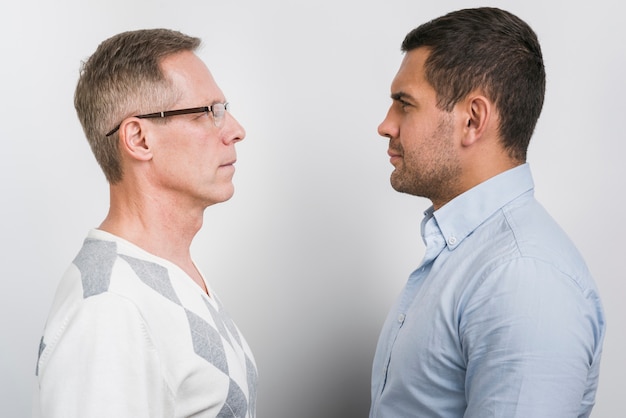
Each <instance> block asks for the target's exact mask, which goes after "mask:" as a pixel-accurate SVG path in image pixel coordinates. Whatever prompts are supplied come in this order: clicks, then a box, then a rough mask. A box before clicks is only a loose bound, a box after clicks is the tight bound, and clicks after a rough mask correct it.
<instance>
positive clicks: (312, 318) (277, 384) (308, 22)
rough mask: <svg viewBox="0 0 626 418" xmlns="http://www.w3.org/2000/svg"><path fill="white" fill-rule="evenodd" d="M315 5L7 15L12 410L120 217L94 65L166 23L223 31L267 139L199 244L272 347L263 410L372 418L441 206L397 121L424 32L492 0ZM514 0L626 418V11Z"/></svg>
mask: <svg viewBox="0 0 626 418" xmlns="http://www.w3.org/2000/svg"><path fill="white" fill-rule="evenodd" d="M301 3H302V4H299V5H296V2H294V1H286V0H285V1H282V2H281V1H279V0H265V1H262V2H254V1H252V0H247V1H239V2H229V1H219V2H218V1H206V0H190V1H180V2H178V1H163V0H150V1H148V0H135V1H128V0H123V1H122V0H107V1H99V2H96V1H79V0H59V1H56V2H48V1H43V0H34V1H25V2H17V1H13V2H2V5H0V47H1V49H0V51H1V53H2V64H1V65H0V89H1V90H0V97H1V100H0V121H1V122H0V138H1V141H2V144H3V146H2V151H1V152H0V171H1V175H0V184H1V187H2V188H1V193H2V199H3V200H2V205H1V208H0V211H1V212H0V231H1V232H2V243H1V244H0V245H1V246H2V248H1V249H2V251H1V254H2V262H1V263H0V277H2V281H1V282H0V331H1V335H2V343H1V344H0V386H1V390H0V411H1V412H0V414H1V415H2V416H7V417H21V416H27V415H28V414H29V408H30V400H31V388H32V385H33V383H34V376H33V375H34V369H35V361H36V356H37V347H38V343H39V338H40V335H41V331H42V329H43V326H44V322H45V318H46V314H47V311H48V309H49V306H50V303H51V300H52V297H53V294H54V290H55V287H56V284H57V281H58V279H59V278H60V276H61V274H62V273H63V271H64V270H65V268H66V267H67V265H68V263H69V262H70V261H71V260H72V258H73V257H74V255H75V253H76V251H77V250H78V249H79V247H80V245H81V243H82V240H83V237H84V235H85V233H86V231H87V230H88V229H89V228H92V227H94V226H96V225H98V224H99V223H100V221H101V220H102V218H103V217H104V215H105V213H106V209H107V204H108V189H107V185H106V183H105V180H104V177H103V175H102V174H101V173H100V171H99V168H98V167H97V165H96V163H95V160H94V159H93V157H92V155H91V153H90V150H89V147H88V145H87V143H86V141H85V140H84V137H83V134H82V130H81V128H80V126H79V123H78V121H77V119H76V116H75V114H74V110H73V105H72V95H73V90H74V86H75V83H76V80H77V75H78V68H79V63H80V61H81V60H82V59H84V58H85V57H87V56H88V55H89V54H91V53H92V52H93V50H94V49H95V47H96V46H97V44H98V43H99V42H100V41H102V40H103V39H105V38H106V37H108V36H110V35H113V34H114V33H117V32H120V31H123V30H129V29H138V28H145V27H169V28H173V29H178V30H181V31H183V32H186V33H189V34H192V35H196V36H200V37H202V38H203V39H204V41H205V45H204V48H203V49H202V51H201V53H200V55H201V56H202V58H203V59H205V61H206V62H207V63H208V65H209V67H210V68H211V70H212V72H213V75H214V76H215V78H216V80H217V82H218V84H220V86H221V87H222V89H223V90H224V92H225V93H226V95H227V97H228V99H229V100H230V102H231V103H232V105H233V113H234V115H235V116H236V117H237V118H238V119H239V121H240V122H241V123H242V124H243V125H244V126H245V127H246V129H247V133H248V135H247V139H246V140H245V141H244V142H242V143H241V144H240V145H239V161H238V167H237V174H236V176H235V184H236V189H237V190H236V193H235V197H234V198H233V199H232V200H231V201H229V202H227V203H225V204H222V205H218V206H215V207H212V208H209V209H208V210H207V211H206V215H205V225H204V227H203V229H202V231H201V232H200V233H199V235H198V236H197V239H196V241H195V242H194V246H193V252H194V255H195V258H196V260H197V262H198V264H199V265H200V267H201V269H202V270H203V271H204V272H205V274H206V275H207V277H208V278H209V280H210V282H211V283H212V286H213V287H214V288H215V289H216V291H217V292H218V293H219V294H220V296H221V297H222V299H223V300H224V301H225V303H226V305H227V307H228V309H229V311H230V312H231V314H232V315H233V316H234V317H235V318H236V320H237V322H238V324H239V326H240V327H241V328H242V329H243V331H244V332H245V334H246V336H247V338H248V340H249V342H250V344H251V345H252V347H253V349H254V351H255V354H256V358H257V362H258V364H259V367H260V375H261V388H260V399H259V406H258V410H259V418H270V417H272V418H273V417H275V418H309V417H310V418H319V417H331V418H332V417H337V418H339V417H341V418H345V417H359V416H366V414H367V411H368V407H369V377H370V364H371V360H372V356H373V353H374V347H375V342H376V339H377V335H378V331H379V329H380V326H381V324H382V321H383V319H384V317H385V314H386V312H387V309H388V308H389V306H390V304H391V303H392V301H393V299H394V298H395V296H396V295H397V293H398V292H399V291H400V289H401V287H402V285H403V283H404V282H405V280H406V278H407V276H408V274H409V273H410V271H411V270H412V269H413V268H414V267H415V266H416V265H417V264H418V263H419V261H420V259H421V257H422V254H423V251H424V248H423V244H422V242H421V240H420V238H419V223H420V219H421V212H422V211H423V210H424V209H425V208H426V207H427V206H428V202H427V201H426V200H424V199H420V198H414V197H410V196H406V195H400V194H397V193H395V192H394V191H393V190H392V189H391V187H390V186H389V180H388V179H389V174H390V172H391V166H390V164H389V162H388V157H387V155H386V149H387V143H386V141H384V140H382V139H380V138H379V137H378V136H377V133H376V127H377V125H378V123H379V122H380V121H381V120H382V118H383V117H384V115H385V112H386V110H387V107H388V105H389V103H390V100H389V97H388V96H389V84H390V82H391V79H392V77H393V76H394V74H395V72H396V70H397V68H398V65H399V63H400V60H401V58H402V56H401V53H400V50H399V45H400V42H401V40H402V38H403V37H404V35H405V34H406V32H408V31H409V30H410V29H412V28H413V27H415V26H416V25H418V24H420V23H422V22H425V21H426V20H429V19H431V18H434V17H436V16H439V15H441V14H443V13H446V12H448V11H450V10H452V9H457V8H462V7H471V6H476V5H478V3H476V2H470V1H453V0H442V1H437V2H434V1H430V2H418V1H387V2H380V1H378V2H361V1H352V2H351V1H344V2H340V1H336V0H335V1H332V0H320V1H316V2H301ZM511 3H512V2H506V3H504V2H502V4H504V5H506V7H508V8H509V10H511V11H512V12H514V13H516V14H518V15H519V16H520V17H522V18H523V19H525V20H526V21H528V22H529V23H530V24H531V25H532V26H533V27H534V29H535V30H536V32H537V33H538V35H539V37H540V40H541V42H542V45H543V51H544V56H545V62H546V66H547V72H548V91H547V98H546V104H545V108H544V112H543V114H542V116H541V119H540V121H539V125H538V128H537V131H536V134H535V138H534V140H533V142H532V143H531V149H530V155H529V160H530V162H531V167H532V168H533V171H534V175H535V181H536V183H537V195H538V197H539V198H540V200H541V201H542V202H543V203H544V205H545V206H546V207H547V208H548V209H549V210H550V211H551V212H552V214H553V215H554V216H555V217H556V218H557V219H558V220H559V221H560V222H561V224H562V226H563V227H564V228H565V229H566V230H567V231H568V232H569V234H570V235H571V237H572V238H573V240H574V241H575V242H576V244H577V245H578V246H579V248H580V250H581V252H582V253H583V254H584V255H585V257H586V259H587V262H588V264H589V267H590V269H591V270H592V272H593V273H594V275H595V277H596V280H597V283H598V285H599V287H600V291H601V293H602V296H603V298H604V303H605V308H606V312H607V315H608V319H609V326H610V328H609V333H608V335H607V339H606V346H605V353H604V363H603V369H602V375H601V382H600V389H599V393H598V398H597V406H596V409H595V412H594V414H593V416H594V417H615V416H624V415H626V411H625V410H624V406H623V405H624V403H623V387H622V389H619V387H620V386H618V382H621V380H620V379H621V378H623V375H624V373H626V365H625V359H624V354H623V353H624V352H626V339H625V337H624V325H623V323H624V319H625V310H626V304H624V303H623V298H624V294H625V285H624V277H623V271H624V268H623V265H622V263H621V261H623V260H622V257H623V256H624V255H623V253H624V249H625V245H624V242H623V241H622V238H623V237H624V236H626V222H624V219H623V214H624V213H625V209H624V195H623V192H624V181H625V179H626V173H625V172H624V170H625V169H624V165H623V161H622V159H623V156H624V155H625V154H626V138H625V134H624V127H623V121H624V119H625V118H626V112H625V109H624V97H625V96H626V86H625V83H624V74H626V53H625V47H624V41H625V40H626V29H625V26H624V25H623V17H622V16H621V15H620V14H619V13H617V11H618V10H620V9H618V2H617V1H612V0H599V1H594V2H581V1H578V2H566V1H560V2H559V1H553V2H547V1H538V0H529V1H526V2H517V3H515V4H511ZM483 4H485V3H481V5H483ZM487 4H489V2H487ZM490 4H492V5H498V2H494V1H492V2H490Z"/></svg>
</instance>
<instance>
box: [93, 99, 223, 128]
mask: <svg viewBox="0 0 626 418" xmlns="http://www.w3.org/2000/svg"><path fill="white" fill-rule="evenodd" d="M228 107H229V106H228V102H225V103H214V104H212V105H211V106H201V107H190V108H189V109H178V110H167V111H165V112H156V113H148V114H146V115H137V116H133V117H135V118H139V119H155V118H166V117H168V116H178V115H190V114H192V113H203V112H207V113H208V112H211V113H213V123H214V124H215V126H217V127H218V128H219V127H220V126H222V122H223V121H224V115H225V114H226V111H227V110H228ZM120 126H122V124H121V123H120V124H119V125H117V126H116V127H115V128H113V129H111V130H110V131H109V132H107V133H106V135H105V136H107V137H109V136H111V135H113V134H114V133H115V132H117V131H118V129H120Z"/></svg>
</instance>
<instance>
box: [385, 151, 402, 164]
mask: <svg viewBox="0 0 626 418" xmlns="http://www.w3.org/2000/svg"><path fill="white" fill-rule="evenodd" d="M387 155H389V162H390V163H391V164H393V163H394V162H397V161H398V160H401V159H402V154H400V153H399V152H398V151H394V150H392V149H390V150H388V151H387Z"/></svg>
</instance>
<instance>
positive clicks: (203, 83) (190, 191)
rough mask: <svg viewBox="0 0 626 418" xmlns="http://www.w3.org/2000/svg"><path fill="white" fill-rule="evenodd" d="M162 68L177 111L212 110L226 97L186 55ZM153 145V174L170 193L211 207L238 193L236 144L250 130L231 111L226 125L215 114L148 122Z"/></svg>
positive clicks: (203, 67) (175, 57) (205, 70)
mask: <svg viewBox="0 0 626 418" xmlns="http://www.w3.org/2000/svg"><path fill="white" fill-rule="evenodd" d="M161 66H162V68H163V72H164V74H165V75H166V77H167V78H168V79H169V80H171V82H172V86H173V87H172V88H173V89H174V91H175V92H177V93H178V100H177V102H176V103H175V104H174V105H173V107H172V109H183V108H190V107H200V106H211V105H213V104H215V103H224V102H226V98H225V97H224V94H223V93H222V91H221V90H220V88H219V87H218V86H217V84H216V82H215V80H214V79H213V76H212V75H211V73H210V72H209V70H208V68H207V67H206V65H205V64H204V63H203V62H202V60H200V58H198V57H197V56H196V55H195V54H194V53H192V52H189V51H185V52H181V53H177V54H174V55H171V56H169V57H166V58H165V59H164V60H163V61H162V63H161ZM147 129H148V134H149V135H150V138H151V141H152V147H153V155H154V157H153V160H152V162H151V163H152V165H153V167H152V173H151V174H152V175H153V181H155V182H158V183H159V184H158V185H159V187H161V188H162V189H163V190H164V192H165V193H171V194H172V195H173V196H176V199H180V203H181V204H182V205H183V206H181V207H186V206H184V205H185V203H186V202H188V203H190V204H192V205H198V206H199V207H202V208H205V207H207V206H209V205H212V204H214V203H219V202H223V201H225V200H228V199H230V197H231V196H232V195H233V192H234V187H233V183H232V178H233V174H234V172H235V167H234V163H235V161H236V158H237V155H236V152H235V143H237V142H239V141H240V140H242V139H243V138H244V136H245V131H244V129H243V128H242V126H241V125H239V123H238V122H237V121H236V120H235V119H234V117H233V116H232V115H230V114H229V113H228V112H226V114H225V115H224V119H223V121H222V123H221V124H220V126H219V127H218V126H216V125H215V123H214V118H213V114H212V113H210V112H207V113H196V114H189V115H179V116H176V117H172V118H169V119H168V120H167V123H165V124H156V123H152V124H147Z"/></svg>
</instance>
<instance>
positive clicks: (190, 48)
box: [35, 29, 257, 418]
mask: <svg viewBox="0 0 626 418" xmlns="http://www.w3.org/2000/svg"><path fill="white" fill-rule="evenodd" d="M199 44H200V40H199V39H198V38H194V37H190V36H187V35H184V34H181V33H179V32H175V31H171V30H165V29H155V30H139V31H132V32H125V33H121V34H119V35H116V36H113V37H112V38H110V39H108V40H106V41H104V42H103V43H101V44H100V46H99V47H98V48H97V50H96V51H95V53H94V54H93V55H92V56H91V57H90V58H89V59H88V60H87V61H86V62H85V63H84V65H83V68H82V71H81V75H80V78H79V81H78V85H77V88H76V93H75V107H76V111H77V113H78V117H79V119H80V121H81V124H82V126H83V129H84V131H85V134H86V136H87V140H88V141H89V144H90V146H91V148H92V150H93V152H94V155H95V157H96V160H97V161H98V163H99V164H100V166H101V168H102V170H103V171H104V174H105V176H106V178H107V180H108V182H109V184H110V208H109V212H108V215H107V216H106V218H105V219H104V221H103V222H102V223H101V224H100V226H99V227H98V228H97V229H94V230H92V231H90V232H89V234H88V236H87V238H86V239H85V241H84V244H83V247H82V249H81V250H80V251H79V253H78V255H77V256H76V258H75V259H74V261H73V262H72V264H71V265H70V267H69V269H68V270H67V272H66V274H65V276H64V277H63V278H62V281H61V283H60V285H59V288H58V291H57V294H56V297H55V300H54V303H53V305H52V309H51V312H50V315H49V317H48V321H47V323H46V327H45V331H44V335H43V337H42V339H41V344H40V349H39V359H38V363H37V371H36V372H37V376H38V382H39V387H38V393H37V396H36V399H37V401H36V405H35V409H36V412H37V413H39V414H40V415H41V416H42V417H59V418H61V417H63V418H68V417H81V418H84V417H116V418H121V417H128V418H131V417H132V418H136V417H190V416H203V417H217V416H220V417H241V418H252V417H255V415H256V407H255V405H256V381H257V371H256V366H255V362H254V358H253V355H252V353H251V351H250V348H249V346H248V345H247V343H246V341H245V339H244V338H243V336H242V335H241V333H240V332H239V330H238V329H237V327H236V326H235V324H234V323H233V321H232V320H231V319H230V317H229V316H228V314H227V313H226V311H225V310H224V308H223V306H222V304H221V303H220V300H219V298H218V297H217V296H216V294H215V292H214V291H213V290H212V289H211V287H210V286H209V284H208V283H207V282H206V280H205V279H204V277H203V276H202V274H201V273H200V272H199V271H198V269H197V267H196V265H195V264H194V262H193V260H192V259H191V255H190V245H191V242H192V240H193V238H194V236H195V234H196V233H197V232H198V230H199V229H200V227H201V225H202V219H203V212H204V210H205V209H206V208H207V207H208V206H210V205H213V204H216V203H220V202H224V201H226V200H228V199H229V198H230V197H231V196H232V195H233V191H234V190H233V183H232V177H233V174H234V171H235V168H234V164H235V161H236V152H235V144H236V143H237V142H239V141H241V140H242V139H243V138H244V136H245V132H244V129H243V128H242V127H241V125H239V123H238V122H237V121H236V120H235V118H234V117H233V116H231V115H230V113H228V111H227V110H228V103H227V102H226V98H225V97H224V94H223V93H222V91H221V90H220V88H219V87H218V86H217V84H216V83H215V81H214V79H213V77H212V75H211V73H210V72H209V70H208V69H207V67H206V66H205V64H204V63H203V62H202V61H201V60H200V59H199V58H198V56H197V55H196V54H195V53H194V51H195V50H196V49H197V48H198V46H199Z"/></svg>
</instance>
